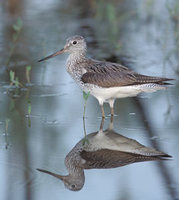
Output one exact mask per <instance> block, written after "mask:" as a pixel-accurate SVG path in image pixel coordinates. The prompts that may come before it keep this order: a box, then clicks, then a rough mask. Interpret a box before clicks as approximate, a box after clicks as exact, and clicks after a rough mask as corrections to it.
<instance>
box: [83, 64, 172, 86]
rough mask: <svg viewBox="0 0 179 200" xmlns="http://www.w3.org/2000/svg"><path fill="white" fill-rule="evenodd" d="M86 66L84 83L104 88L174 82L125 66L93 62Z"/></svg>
mask: <svg viewBox="0 0 179 200" xmlns="http://www.w3.org/2000/svg"><path fill="white" fill-rule="evenodd" d="M86 66H87V67H86V70H87V72H86V73H85V74H83V76H82V77H81V80H82V82H83V83H89V84H94V85H98V86H100V87H104V88H109V87H120V86H128V85H138V84H145V83H157V84H165V83H163V82H164V81H169V80H172V79H168V78H161V77H152V76H145V75H141V74H137V73H135V72H133V71H132V70H129V69H128V68H127V67H125V66H122V65H119V64H116V63H110V62H100V61H95V60H91V61H88V64H87V65H86Z"/></svg>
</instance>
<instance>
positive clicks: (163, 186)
mask: <svg viewBox="0 0 179 200" xmlns="http://www.w3.org/2000/svg"><path fill="white" fill-rule="evenodd" d="M0 19H1V20H0V55H1V56H0V57H1V59H0V199H1V200H10V199H13V200H16V199H18V200H24V199H28V200H41V199H43V200H46V199H54V200H56V199H58V200H59V199H67V200H68V199H78V200H79V199H103V200H124V199H125V200H133V199H134V200H139V199H149V200H151V199H154V200H156V199H157V200H160V199H161V200H168V199H179V170H178V166H179V112H178V106H179V92H178V91H179V81H178V75H179V56H178V55H179V1H178V0H142V1H140V0H133V1H130V0H111V1H103V0H86V1H84V0H66V1H65V0H2V1H1V2H0ZM75 34H79V35H82V36H84V37H85V38H86V40H87V43H88V56H89V57H92V58H95V59H100V60H108V61H112V62H119V63H122V64H125V65H127V66H128V67H130V68H131V69H134V70H135V71H137V72H139V73H143V74H147V75H153V76H164V77H169V78H175V79H176V80H175V81H173V84H174V85H173V86H169V88H168V90H166V91H159V92H157V93H153V94H144V95H141V96H140V97H137V98H126V99H119V100H117V101H116V103H115V114H116V115H115V117H114V127H115V131H116V132H118V133H120V134H122V135H124V136H126V137H129V138H132V139H135V140H137V141H138V142H140V143H142V144H144V145H146V146H149V147H154V148H156V149H158V150H161V151H164V152H165V153H168V154H169V155H171V156H172V157H173V159H172V160H170V161H162V162H157V161H156V162H145V163H136V164H132V165H128V166H124V167H122V168H116V169H110V170H86V171H85V174H86V181H85V185H84V188H83V189H82V190H81V191H79V192H71V191H69V190H67V189H66V188H65V187H64V185H63V183H62V182H60V180H57V179H55V178H54V177H51V176H48V175H46V174H42V173H40V172H37V171H36V168H43V169H47V170H49V171H54V172H58V173H59V174H64V175H65V174H67V173H68V172H67V170H66V168H65V165H64V159H65V156H66V155H67V153H68V152H69V151H70V150H71V149H72V148H73V146H74V145H75V144H76V143H77V142H78V141H79V140H80V139H82V138H83V136H84V131H83V119H82V117H83V108H84V99H83V95H82V91H81V90H80V89H79V88H78V86H77V85H76V84H75V83H74V81H73V80H72V79H71V77H70V76H69V75H68V74H67V72H66V70H65V61H66V58H67V55H60V56H58V57H55V58H54V59H51V60H49V61H48V62H42V63H38V62H37V60H39V59H41V58H43V57H44V56H47V55H49V54H51V53H53V52H55V51H57V50H59V49H61V48H62V47H63V45H64V44H65V40H66V39H67V38H68V37H69V36H72V35H75ZM105 112H106V113H107V114H108V117H107V118H106V119H105V127H106V128H107V127H108V124H109V113H110V111H109V107H108V106H105ZM100 121H101V112H100V107H99V105H98V102H97V100H96V99H94V98H93V97H89V99H88V102H87V107H86V131H87V133H92V132H96V131H98V130H99V126H100Z"/></svg>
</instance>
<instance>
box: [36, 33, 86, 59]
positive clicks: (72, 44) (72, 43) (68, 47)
mask: <svg viewBox="0 0 179 200" xmlns="http://www.w3.org/2000/svg"><path fill="white" fill-rule="evenodd" d="M86 47H87V46H86V42H85V39H84V38H83V37H82V36H80V35H75V36H72V37H70V38H68V39H67V40H66V44H65V46H64V48H63V49H61V50H59V51H57V52H56V53H53V54H51V55H50V56H47V57H45V58H43V59H41V60H39V62H41V61H44V60H47V59H50V58H52V57H55V56H57V55H59V54H62V53H65V52H68V53H76V54H79V55H80V54H84V53H85V52H86Z"/></svg>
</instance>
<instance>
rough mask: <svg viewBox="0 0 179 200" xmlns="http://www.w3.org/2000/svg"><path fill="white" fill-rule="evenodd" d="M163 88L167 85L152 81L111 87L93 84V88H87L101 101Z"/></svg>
mask: <svg viewBox="0 0 179 200" xmlns="http://www.w3.org/2000/svg"><path fill="white" fill-rule="evenodd" d="M88 85H90V84H88ZM87 88H90V87H86V88H85V89H87ZM161 89H165V86H161V85H158V84H153V83H150V84H142V85H133V86H122V87H111V88H102V87H95V86H94V85H93V87H92V85H91V88H90V89H87V90H88V91H90V94H91V95H93V96H95V97H96V98H97V99H98V100H99V101H103V102H105V101H108V100H109V99H116V98H125V97H133V96H136V95H138V94H139V93H141V92H155V91H157V90H161Z"/></svg>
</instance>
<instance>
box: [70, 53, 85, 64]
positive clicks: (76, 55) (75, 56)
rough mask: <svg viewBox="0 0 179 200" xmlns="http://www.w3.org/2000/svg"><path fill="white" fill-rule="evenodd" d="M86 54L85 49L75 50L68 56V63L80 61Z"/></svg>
mask: <svg viewBox="0 0 179 200" xmlns="http://www.w3.org/2000/svg"><path fill="white" fill-rule="evenodd" d="M85 56H86V52H85V51H81V52H73V53H71V54H70V55H69V56H68V59H67V64H72V63H73V64H74V63H78V62H80V61H82V60H84V59H85Z"/></svg>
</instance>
